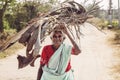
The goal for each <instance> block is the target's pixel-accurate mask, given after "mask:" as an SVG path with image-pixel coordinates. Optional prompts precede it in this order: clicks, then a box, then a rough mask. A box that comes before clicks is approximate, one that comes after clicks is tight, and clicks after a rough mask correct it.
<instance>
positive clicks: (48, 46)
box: [44, 44, 52, 48]
mask: <svg viewBox="0 0 120 80" xmlns="http://www.w3.org/2000/svg"><path fill="white" fill-rule="evenodd" d="M51 47H52V45H51V44H50V45H45V46H44V48H51Z"/></svg>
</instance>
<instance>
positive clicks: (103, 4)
mask: <svg viewBox="0 0 120 80" xmlns="http://www.w3.org/2000/svg"><path fill="white" fill-rule="evenodd" d="M18 1H22V0H18ZM43 1H44V0H43ZM45 1H46V0H45ZM59 1H61V2H63V1H64V0H59ZM74 1H76V2H79V3H81V2H83V1H84V0H74ZM96 1H102V2H101V3H100V4H99V6H100V7H101V9H108V8H109V0H96ZM92 2H93V0H88V2H87V3H92ZM112 8H113V9H117V8H118V0H112Z"/></svg>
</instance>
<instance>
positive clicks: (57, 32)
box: [50, 28, 65, 46]
mask: <svg viewBox="0 0 120 80" xmlns="http://www.w3.org/2000/svg"><path fill="white" fill-rule="evenodd" d="M50 37H51V40H52V43H53V45H55V46H60V45H61V44H62V43H63V41H64V39H65V34H64V33H63V31H62V30H61V29H60V28H55V29H54V30H53V32H52V33H51V36H50Z"/></svg>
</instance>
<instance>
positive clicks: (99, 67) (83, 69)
mask: <svg viewBox="0 0 120 80" xmlns="http://www.w3.org/2000/svg"><path fill="white" fill-rule="evenodd" d="M81 32H82V33H83V34H84V36H82V37H81V50H82V53H81V54H80V55H78V56H72V58H71V60H72V69H73V70H74V76H75V80H113V78H112V77H111V75H110V74H111V72H110V71H111V66H112V64H113V61H114V58H113V53H114V49H113V48H112V47H111V46H110V45H109V44H108V41H107V40H108V38H110V37H113V36H114V33H112V32H111V31H108V30H107V31H104V32H100V31H99V30H97V29H96V28H95V27H94V26H92V25H90V24H87V23H86V24H85V26H83V27H82V28H81ZM17 54H25V48H24V49H22V50H19V51H17V52H16V54H15V55H13V56H10V57H8V58H5V59H2V60H0V80H36V76H37V70H38V68H39V59H38V60H37V61H36V63H35V67H30V66H27V67H25V68H23V69H18V68H17V67H18V66H17V65H18V62H17V58H16V57H17Z"/></svg>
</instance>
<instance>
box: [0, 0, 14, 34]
mask: <svg viewBox="0 0 120 80" xmlns="http://www.w3.org/2000/svg"><path fill="white" fill-rule="evenodd" d="M14 2H15V0H1V1H0V33H2V32H4V23H3V18H4V15H5V12H6V10H7V8H8V6H9V5H10V4H12V3H14Z"/></svg>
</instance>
